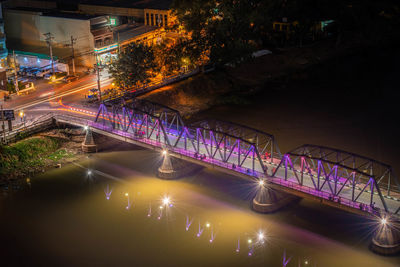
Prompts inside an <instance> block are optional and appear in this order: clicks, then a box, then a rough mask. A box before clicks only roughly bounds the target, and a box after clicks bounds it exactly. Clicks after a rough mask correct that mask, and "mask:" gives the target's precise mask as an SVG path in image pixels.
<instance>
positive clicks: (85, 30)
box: [4, 8, 96, 66]
mask: <svg viewBox="0 0 400 267" xmlns="http://www.w3.org/2000/svg"><path fill="white" fill-rule="evenodd" d="M94 19H96V17H94V16H88V15H82V14H74V13H60V12H54V11H43V10H38V9H35V8H13V9H5V11H4V21H5V31H6V33H7V36H8V37H9V38H8V40H7V42H8V46H9V47H10V48H11V47H12V48H13V49H15V50H19V51H28V52H33V53H39V54H48V55H49V54H50V49H49V48H50V47H49V44H50V45H51V48H52V53H53V56H57V57H58V58H59V59H60V60H64V61H66V62H68V61H70V60H71V58H72V45H73V49H74V54H75V56H76V58H77V60H76V62H75V64H76V65H78V66H93V64H94V59H93V55H91V53H93V50H94V39H93V35H92V34H91V27H92V24H93V22H92V20H94ZM46 34H47V37H46Z"/></svg>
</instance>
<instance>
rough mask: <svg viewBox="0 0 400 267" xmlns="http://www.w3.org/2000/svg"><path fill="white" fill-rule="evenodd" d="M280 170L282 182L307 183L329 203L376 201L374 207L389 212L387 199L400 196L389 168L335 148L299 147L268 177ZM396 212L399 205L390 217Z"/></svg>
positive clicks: (395, 178) (287, 155)
mask: <svg viewBox="0 0 400 267" xmlns="http://www.w3.org/2000/svg"><path fill="white" fill-rule="evenodd" d="M282 169H283V170H284V179H285V180H292V181H295V182H297V183H298V184H299V185H304V184H305V183H307V182H308V185H310V186H311V187H312V188H313V189H314V190H316V191H326V192H329V193H331V196H332V200H335V199H336V200H338V201H340V200H339V198H340V197H342V198H344V199H351V201H353V202H357V201H358V200H359V199H360V197H361V198H364V201H363V202H362V203H365V204H368V207H366V208H371V207H372V208H374V206H375V205H376V203H375V202H376V201H379V205H378V206H379V207H382V208H383V209H384V210H385V211H386V212H389V208H388V205H387V203H386V202H387V200H390V199H396V198H399V197H400V184H399V181H398V180H397V177H396V176H395V175H394V173H393V170H392V168H391V166H389V165H387V164H384V163H381V162H378V161H376V160H373V159H370V158H367V157H364V156H360V155H357V154H354V153H350V152H346V151H343V150H339V149H333V148H329V147H324V146H317V145H310V144H306V145H303V146H300V147H298V148H296V149H294V150H292V151H290V152H288V153H286V154H285V155H284V156H283V157H282V160H281V161H280V163H279V165H278V166H277V168H276V169H275V171H274V173H273V174H272V176H275V175H276V174H277V172H278V171H279V170H282ZM364 193H367V194H369V197H367V196H366V194H364ZM392 195H393V196H392ZM399 211H400V205H399V207H398V208H397V209H396V210H394V214H398V213H399Z"/></svg>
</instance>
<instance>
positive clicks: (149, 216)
mask: <svg viewBox="0 0 400 267" xmlns="http://www.w3.org/2000/svg"><path fill="white" fill-rule="evenodd" d="M159 160H160V159H159V155H158V154H157V153H154V152H151V151H145V150H138V151H131V152H113V153H104V154H97V155H96V156H94V157H92V158H91V159H90V160H88V161H86V162H83V163H81V164H82V165H83V166H85V167H86V168H90V169H91V170H93V172H92V174H91V179H90V180H88V179H87V177H86V176H87V174H86V171H87V170H86V169H83V168H81V167H78V166H74V165H70V166H66V167H64V168H63V169H58V170H53V171H50V172H48V173H46V174H44V175H42V176H40V177H36V178H34V179H32V181H31V191H27V192H21V193H19V194H16V195H15V196H14V197H13V198H12V199H9V201H4V205H2V209H1V210H0V212H1V213H2V218H3V219H2V222H0V226H1V227H2V228H3V229H9V230H10V231H7V233H6V240H13V241H11V242H9V243H7V245H8V248H6V249H5V251H3V252H9V253H11V255H12V254H13V253H17V252H18V253H24V254H26V255H27V257H25V258H24V259H18V260H19V261H25V260H26V262H30V263H36V264H39V263H41V264H44V263H49V262H50V263H53V264H54V263H58V262H64V263H67V265H74V266H83V265H85V266H93V265H115V266H126V265H131V266H132V265H136V266H161V265H163V266H187V265H190V266H282V264H283V263H284V262H285V261H286V264H283V265H285V266H288V267H289V266H328V267H329V266H335V267H336V266H395V265H394V263H395V262H396V261H397V259H398V258H383V257H380V256H377V255H375V254H373V253H371V252H369V251H368V249H367V245H368V242H369V237H363V236H362V235H360V233H358V234H355V236H354V237H347V236H346V235H347V234H348V231H344V233H339V232H340V230H341V229H342V228H345V227H346V228H348V227H354V228H356V227H357V225H356V224H357V223H358V222H357V221H356V220H355V219H354V218H353V217H352V216H350V215H346V214H345V213H342V212H338V211H336V210H333V209H331V211H333V213H336V214H334V215H332V216H333V217H331V218H329V219H332V218H335V216H339V217H343V216H347V218H346V220H348V221H350V223H349V224H347V225H343V226H340V225H334V223H335V220H334V222H332V223H329V221H328V220H329V219H324V218H320V217H324V215H325V214H324V213H323V209H322V208H321V207H320V206H319V205H317V204H315V203H309V202H306V201H303V202H300V204H298V205H297V206H295V207H290V208H288V209H286V210H283V211H281V212H278V213H276V214H272V215H262V214H257V213H254V212H252V211H251V210H250V209H249V206H250V205H249V203H250V200H251V197H250V196H251V194H250V192H252V190H253V188H252V187H251V185H249V184H248V182H244V181H241V180H239V179H236V178H233V177H228V176H227V175H223V174H219V173H216V172H213V171H209V170H203V171H202V172H200V173H198V174H196V175H194V176H192V177H186V178H183V179H180V180H175V181H166V180H160V179H157V178H155V177H154V175H153V170H154V169H155V167H156V166H157V164H159ZM95 170H96V171H95ZM101 173H106V174H107V175H108V176H109V177H108V178H105V177H104V176H103V175H101ZM111 176H115V177H117V178H119V179H123V180H124V181H126V182H125V183H122V182H119V181H117V180H112V179H109V178H110V177H111ZM166 196H168V203H167V201H166ZM302 211H307V213H306V214H307V216H309V217H308V218H305V217H302V214H303V213H304V212H302ZM337 221H339V222H341V220H337ZM337 221H336V222H337ZM352 224H353V225H352ZM354 224H355V225H354ZM193 226H194V227H193ZM310 230H312V231H310ZM331 231H332V232H338V234H335V233H334V234H332V233H330V232H331ZM313 232H316V233H318V234H316V233H313ZM260 233H262V234H263V235H262V236H261V235H260ZM326 233H327V234H326ZM325 234H326V235H325ZM332 236H334V238H333V239H332ZM360 236H361V237H360ZM361 238H363V240H360V239H361ZM355 240H356V241H355ZM16 251H17V252H16ZM285 251H286V252H285ZM284 253H285V254H284ZM8 255H10V254H8ZM49 255H50V256H49ZM286 255H287V258H286ZM11 258H12V257H11ZM289 258H291V259H292V260H291V261H290V262H287V261H288V259H289ZM299 262H300V265H298V263H299ZM306 262H307V264H306ZM391 263H392V264H391Z"/></svg>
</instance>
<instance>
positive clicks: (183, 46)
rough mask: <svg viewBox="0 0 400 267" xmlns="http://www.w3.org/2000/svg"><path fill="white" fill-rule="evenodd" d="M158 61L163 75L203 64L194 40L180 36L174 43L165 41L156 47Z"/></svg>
mask: <svg viewBox="0 0 400 267" xmlns="http://www.w3.org/2000/svg"><path fill="white" fill-rule="evenodd" d="M154 51H155V56H156V62H157V65H158V66H159V68H160V70H161V72H162V74H163V75H170V74H174V73H177V72H180V71H181V70H182V69H184V68H185V69H192V68H194V67H196V66H197V65H201V63H202V62H201V58H200V57H201V55H200V54H199V50H198V49H196V47H194V44H193V42H191V41H190V40H188V39H186V38H180V39H178V40H176V42H174V43H168V42H163V43H161V44H159V45H157V46H155V47H154Z"/></svg>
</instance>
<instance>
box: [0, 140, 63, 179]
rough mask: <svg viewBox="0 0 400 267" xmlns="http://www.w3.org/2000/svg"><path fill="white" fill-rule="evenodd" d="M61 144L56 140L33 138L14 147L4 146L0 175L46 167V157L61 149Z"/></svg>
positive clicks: (2, 148) (1, 150) (0, 155)
mask: <svg viewBox="0 0 400 267" xmlns="http://www.w3.org/2000/svg"><path fill="white" fill-rule="evenodd" d="M59 142H60V141H59V140H58V139H55V138H49V137H46V138H40V137H33V138H29V139H25V140H22V141H19V142H17V143H15V144H13V145H2V146H1V147H0V152H1V153H0V174H1V175H4V176H5V175H7V174H10V173H12V172H13V171H15V170H19V171H22V172H25V171H27V170H28V169H29V168H38V167H41V166H44V163H45V162H44V160H45V158H46V156H47V155H49V154H51V153H53V152H54V151H56V150H57V149H58V148H59V146H60V143H59Z"/></svg>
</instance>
